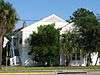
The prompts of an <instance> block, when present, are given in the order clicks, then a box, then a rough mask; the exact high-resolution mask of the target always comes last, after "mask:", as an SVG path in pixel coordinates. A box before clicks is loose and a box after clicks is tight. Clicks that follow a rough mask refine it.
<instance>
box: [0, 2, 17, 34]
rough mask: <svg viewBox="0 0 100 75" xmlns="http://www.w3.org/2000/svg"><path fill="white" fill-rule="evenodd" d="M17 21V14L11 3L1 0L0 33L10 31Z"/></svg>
mask: <svg viewBox="0 0 100 75" xmlns="http://www.w3.org/2000/svg"><path fill="white" fill-rule="evenodd" d="M16 21H17V14H16V11H15V9H14V8H13V7H12V5H11V4H10V3H8V2H4V1H1V4H0V35H4V34H5V33H8V32H10V31H12V29H13V28H14V25H15V23H16Z"/></svg>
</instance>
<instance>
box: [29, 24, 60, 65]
mask: <svg viewBox="0 0 100 75" xmlns="http://www.w3.org/2000/svg"><path fill="white" fill-rule="evenodd" d="M59 37H60V35H59V31H58V30H57V29H55V28H54V24H50V25H44V26H40V27H38V33H36V32H33V34H32V35H30V38H29V39H28V40H29V45H30V48H31V52H30V54H33V56H34V58H33V60H35V61H36V62H38V63H40V64H45V63H46V62H47V65H48V66H50V65H51V64H52V65H57V64H58V63H59V62H58V58H59Z"/></svg>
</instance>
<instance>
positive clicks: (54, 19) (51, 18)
mask: <svg viewBox="0 0 100 75" xmlns="http://www.w3.org/2000/svg"><path fill="white" fill-rule="evenodd" d="M46 22H49V23H50V22H51V23H55V22H62V23H67V22H66V21H65V20H63V19H62V18H60V17H58V16H56V15H55V14H52V15H50V16H48V17H46V18H43V19H41V20H40V21H37V22H35V23H33V24H31V25H29V26H27V27H25V28H23V29H22V30H21V31H23V30H24V29H26V28H28V27H29V28H30V27H31V26H32V27H33V28H34V27H37V26H38V24H39V23H46Z"/></svg>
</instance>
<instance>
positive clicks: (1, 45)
mask: <svg viewBox="0 0 100 75" xmlns="http://www.w3.org/2000/svg"><path fill="white" fill-rule="evenodd" d="M2 49H3V36H0V69H1V65H2Z"/></svg>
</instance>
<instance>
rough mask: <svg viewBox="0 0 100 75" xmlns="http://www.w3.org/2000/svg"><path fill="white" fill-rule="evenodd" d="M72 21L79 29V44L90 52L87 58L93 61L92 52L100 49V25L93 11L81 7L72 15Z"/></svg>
mask: <svg viewBox="0 0 100 75" xmlns="http://www.w3.org/2000/svg"><path fill="white" fill-rule="evenodd" d="M71 20H72V22H74V23H75V26H76V27H77V28H78V29H79V32H80V38H79V39H80V40H79V46H80V48H82V49H83V50H84V52H85V53H86V54H88V56H87V57H89V58H87V59H88V60H89V63H90V62H91V59H90V53H92V52H96V51H98V50H99V49H100V47H99V46H98V45H99V43H100V42H99V40H100V34H98V33H100V25H99V23H98V21H97V19H96V16H95V14H94V13H93V12H90V11H89V10H87V9H84V8H80V9H78V10H77V11H75V12H74V13H73V16H72V17H71Z"/></svg>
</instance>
